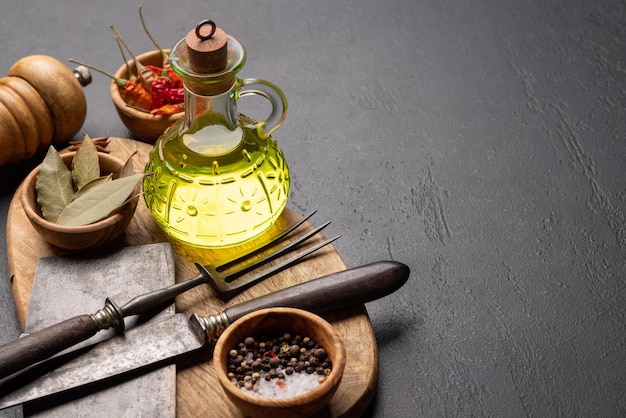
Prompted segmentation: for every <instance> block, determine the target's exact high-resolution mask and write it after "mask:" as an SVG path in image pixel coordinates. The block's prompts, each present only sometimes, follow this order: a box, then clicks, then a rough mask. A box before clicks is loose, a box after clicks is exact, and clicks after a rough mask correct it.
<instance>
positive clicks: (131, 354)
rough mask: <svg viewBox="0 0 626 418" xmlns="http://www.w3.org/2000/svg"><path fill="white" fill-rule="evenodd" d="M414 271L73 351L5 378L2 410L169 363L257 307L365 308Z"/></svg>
mask: <svg viewBox="0 0 626 418" xmlns="http://www.w3.org/2000/svg"><path fill="white" fill-rule="evenodd" d="M409 273H410V271H409V268H408V266H406V265H404V264H402V263H398V262H394V261H379V262H375V263H371V264H366V265H363V266H360V267H356V268H352V269H348V270H344V271H340V272H338V273H333V274H329V275H327V276H324V277H321V278H318V279H314V280H311V281H308V282H305V283H301V284H298V285H295V286H291V287H288V288H286V289H282V290H279V291H276V292H273V293H270V294H268V295H265V296H262V297H259V298H256V299H252V300H250V301H247V302H243V303H240V304H238V305H234V306H232V307H230V308H228V309H226V310H224V311H223V312H221V313H219V314H217V315H212V316H207V317H203V316H199V315H196V314H194V315H192V317H191V319H190V320H188V319H187V318H185V317H184V315H183V314H176V315H174V316H172V317H169V318H167V319H164V320H160V321H158V322H155V323H152V324H144V325H142V326H139V327H136V328H133V329H131V330H128V331H127V332H126V333H125V334H124V335H120V336H117V337H114V338H113V339H110V340H107V341H104V342H101V343H99V344H97V345H95V346H93V347H92V348H90V349H86V350H85V352H84V353H80V354H77V353H74V355H73V356H71V358H69V359H67V360H66V361H65V362H64V363H62V364H59V362H60V361H62V360H64V359H63V358H62V357H61V358H56V359H51V360H48V361H45V362H43V363H40V364H37V365H34V366H31V367H30V368H28V369H26V370H23V371H21V372H18V373H15V374H13V375H11V376H9V377H7V378H5V379H3V380H1V381H0V394H5V395H0V396H1V398H0V409H2V408H6V407H9V406H12V405H16V404H19V403H24V402H27V401H29V400H33V399H37V398H40V397H43V396H46V395H51V394H54V393H59V392H62V391H65V390H68V389H72V388H76V387H78V386H81V385H86V384H89V383H92V382H96V381H100V380H103V379H109V378H112V377H113V376H117V375H121V374H124V373H130V372H132V371H137V370H140V369H142V368H147V367H148V366H150V365H153V364H155V363H158V364H166V362H167V361H171V360H172V359H173V358H176V357H178V356H180V355H183V354H185V353H189V352H193V351H196V350H199V349H201V348H202V347H206V346H209V345H210V343H212V342H213V341H214V340H215V339H216V338H218V337H219V335H220V334H221V333H222V331H223V330H224V329H225V328H226V327H228V326H229V325H230V324H231V323H232V322H234V321H236V320H237V319H239V318H241V317H242V316H244V315H246V314H248V313H250V312H252V311H255V310H258V309H263V308H267V307H276V306H289V307H295V308H301V309H307V310H311V311H314V312H317V313H322V312H327V311H331V310H338V309H343V308H347V307H351V306H356V305H360V304H363V303H366V302H369V301H372V300H375V299H378V298H381V297H383V296H386V295H388V294H390V293H392V292H394V291H396V290H397V289H399V288H400V287H402V286H403V285H404V283H406V281H407V280H408V277H409ZM68 356H69V355H68ZM46 368H47V369H46ZM42 370H44V372H43V373H45V374H43V375H42ZM46 370H47V372H46Z"/></svg>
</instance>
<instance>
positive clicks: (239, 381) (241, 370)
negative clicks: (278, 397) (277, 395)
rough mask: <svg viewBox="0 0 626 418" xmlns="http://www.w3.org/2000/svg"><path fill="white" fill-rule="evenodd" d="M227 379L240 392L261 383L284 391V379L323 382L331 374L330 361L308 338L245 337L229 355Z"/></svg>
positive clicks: (284, 335) (283, 336)
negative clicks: (272, 383)
mask: <svg viewBox="0 0 626 418" xmlns="http://www.w3.org/2000/svg"><path fill="white" fill-rule="evenodd" d="M227 370H228V377H229V378H230V379H231V381H232V382H233V383H234V384H236V385H237V386H239V387H241V388H245V389H247V390H250V391H251V390H254V389H255V385H256V384H257V383H259V382H260V381H261V380H265V381H272V380H275V379H278V380H277V381H276V385H277V386H278V387H279V388H282V389H285V390H287V388H288V386H289V385H288V383H287V382H286V379H288V377H287V376H291V375H296V374H307V375H314V376H315V377H316V381H317V382H318V383H321V382H323V381H324V380H325V379H326V377H327V376H328V375H329V374H330V372H331V370H332V361H331V359H330V358H329V357H328V354H327V352H326V350H325V349H324V347H322V346H320V344H318V343H317V342H316V341H315V340H314V339H312V338H310V337H306V336H305V337H302V336H300V335H294V336H292V334H291V333H285V334H283V335H281V336H256V337H252V336H250V337H246V338H245V339H243V340H242V341H240V342H239V343H238V344H237V346H236V347H233V348H232V349H231V350H230V351H229V357H228V364H227Z"/></svg>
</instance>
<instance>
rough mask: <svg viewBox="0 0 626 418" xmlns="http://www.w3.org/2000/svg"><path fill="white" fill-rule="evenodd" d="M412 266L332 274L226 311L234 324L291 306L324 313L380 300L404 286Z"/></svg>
mask: <svg viewBox="0 0 626 418" xmlns="http://www.w3.org/2000/svg"><path fill="white" fill-rule="evenodd" d="M409 273H410V270H409V267H408V266H406V265H405V264H402V263H399V262H396V261H378V262H375V263H370V264H366V265H363V266H360V267H355V268H352V269H348V270H343V271H340V272H338V273H333V274H329V275H327V276H324V277H321V278H319V279H314V280H311V281H308V282H305V283H301V284H298V285H295V286H292V287H288V288H286V289H282V290H279V291H276V292H273V293H270V294H268V295H265V296H262V297H259V298H256V299H252V300H250V301H248V302H243V303H240V304H238V305H235V306H232V307H230V308H228V309H226V310H225V311H224V314H225V315H226V316H227V317H228V319H229V320H230V322H231V323H232V322H234V321H236V320H237V319H239V318H241V317H242V316H244V315H246V314H248V313H250V312H253V311H256V310H258V309H263V308H270V307H291V308H300V309H305V310H308V311H312V312H316V313H323V312H327V311H331V310H339V309H344V308H348V307H352V306H356V305H360V304H363V303H366V302H370V301H372V300H375V299H379V298H381V297H383V296H386V295H388V294H390V293H392V292H395V291H396V290H398V289H399V288H400V287H402V286H403V285H404V284H405V283H406V281H407V280H408V278H409Z"/></svg>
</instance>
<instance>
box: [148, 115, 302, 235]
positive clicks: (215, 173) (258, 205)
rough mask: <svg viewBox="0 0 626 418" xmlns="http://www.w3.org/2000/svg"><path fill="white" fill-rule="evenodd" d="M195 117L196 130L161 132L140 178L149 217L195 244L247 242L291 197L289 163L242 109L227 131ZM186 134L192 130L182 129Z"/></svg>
mask: <svg viewBox="0 0 626 418" xmlns="http://www.w3.org/2000/svg"><path fill="white" fill-rule="evenodd" d="M214 117H215V115H205V116H199V117H198V119H197V120H196V121H195V122H197V126H200V127H201V128H200V129H198V130H197V131H195V132H193V129H192V130H191V131H192V132H193V133H181V132H182V131H183V130H182V129H181V127H180V126H181V122H179V123H177V124H175V125H173V126H172V127H171V128H169V129H168V130H167V131H166V132H165V133H164V134H163V135H162V136H161V138H159V140H158V141H157V143H156V144H155V147H154V149H153V150H152V152H151V153H150V156H149V160H148V163H147V165H146V168H145V173H146V176H145V177H144V181H143V190H144V199H145V202H146V204H147V206H148V208H149V209H150V211H151V213H152V215H153V217H154V219H155V220H156V222H157V223H158V224H159V226H160V227H161V228H162V229H163V230H164V231H165V232H166V233H167V234H168V235H170V236H171V237H173V238H175V239H177V240H179V241H182V242H184V243H187V244H190V245H194V246H200V247H225V246H231V245H236V244H239V243H242V242H245V241H247V240H250V239H252V238H254V237H256V236H257V235H259V234H260V233H262V232H263V231H265V230H266V229H267V228H269V227H270V226H271V225H272V224H273V222H274V220H275V219H276V218H277V217H278V216H279V215H280V214H281V212H282V211H283V209H284V207H285V204H286V203H287V197H288V195H289V188H290V179H289V168H288V166H287V163H286V161H285V158H284V156H283V153H282V151H281V150H280V149H279V148H278V146H277V144H276V142H275V140H274V139H273V138H272V137H271V136H270V137H268V138H266V139H262V138H261V137H259V135H258V134H257V130H256V129H254V128H248V127H247V126H253V124H254V122H253V121H251V120H250V119H248V118H246V117H245V116H243V115H239V118H240V123H239V124H238V125H237V126H236V127H235V128H234V129H230V128H228V127H226V126H224V125H223V124H220V123H213V122H215V121H212V120H211V119H212V118H214ZM187 132H189V130H188V131H187Z"/></svg>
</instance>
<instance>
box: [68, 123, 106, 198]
mask: <svg viewBox="0 0 626 418" xmlns="http://www.w3.org/2000/svg"><path fill="white" fill-rule="evenodd" d="M98 177H100V158H99V157H98V150H97V149H96V146H95V145H94V143H93V141H92V140H91V138H90V137H89V135H87V134H85V135H84V136H83V143H82V144H81V146H80V147H79V148H78V150H77V151H76V155H75V156H74V158H73V159H72V180H73V181H74V184H75V185H76V188H78V189H79V190H80V189H82V188H83V186H84V185H85V184H87V183H89V182H90V181H92V180H95V179H97V178H98Z"/></svg>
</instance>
